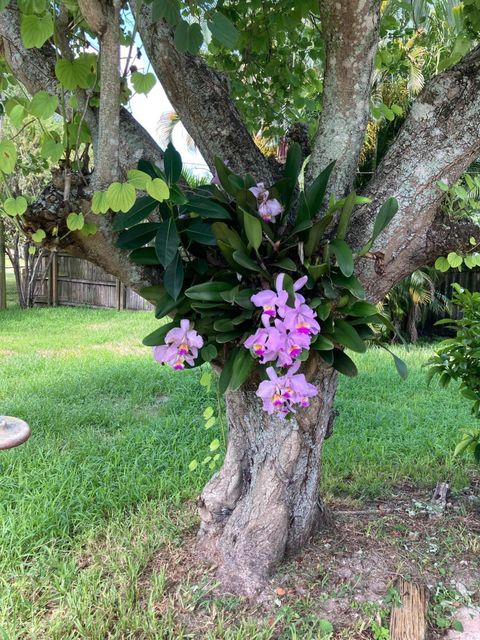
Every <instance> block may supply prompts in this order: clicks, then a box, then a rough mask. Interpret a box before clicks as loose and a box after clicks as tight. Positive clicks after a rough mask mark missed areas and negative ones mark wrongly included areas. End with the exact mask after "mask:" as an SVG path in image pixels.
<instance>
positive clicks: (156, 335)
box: [142, 287, 180, 347]
mask: <svg viewBox="0 0 480 640" xmlns="http://www.w3.org/2000/svg"><path fill="white" fill-rule="evenodd" d="M162 291H163V287H162ZM143 295H144V297H145V298H146V299H150V300H152V296H150V298H147V296H146V295H145V294H143ZM153 304H156V300H154V301H153ZM178 326H180V319H175V320H173V321H172V322H167V323H166V324H162V326H161V327H159V328H158V329H155V331H152V332H151V333H149V334H148V336H145V338H144V339H143V340H142V344H144V345H145V346H146V347H156V346H158V345H160V344H163V343H164V342H165V336H166V335H167V333H168V332H169V331H170V329H174V328H175V327H178Z"/></svg>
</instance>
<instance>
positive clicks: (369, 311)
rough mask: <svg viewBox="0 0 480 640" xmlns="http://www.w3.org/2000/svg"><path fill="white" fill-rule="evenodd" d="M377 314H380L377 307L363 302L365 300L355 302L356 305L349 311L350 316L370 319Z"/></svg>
mask: <svg viewBox="0 0 480 640" xmlns="http://www.w3.org/2000/svg"><path fill="white" fill-rule="evenodd" d="M376 313H378V309H377V307H376V306H375V305H374V304H371V303H370V302H363V300H359V301H358V302H355V304H353V305H352V306H351V307H350V308H349V309H348V315H349V316H358V317H368V316H372V315H375V314H376Z"/></svg>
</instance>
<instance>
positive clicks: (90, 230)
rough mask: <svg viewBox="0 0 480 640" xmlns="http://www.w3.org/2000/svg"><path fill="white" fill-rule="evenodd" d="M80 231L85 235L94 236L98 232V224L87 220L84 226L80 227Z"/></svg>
mask: <svg viewBox="0 0 480 640" xmlns="http://www.w3.org/2000/svg"><path fill="white" fill-rule="evenodd" d="M80 233H81V234H82V235H83V236H94V235H95V234H96V233H97V225H96V224H94V223H93V222H85V224H84V225H83V227H82V228H81V229H80Z"/></svg>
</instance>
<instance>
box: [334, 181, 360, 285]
mask: <svg viewBox="0 0 480 640" xmlns="http://www.w3.org/2000/svg"><path fill="white" fill-rule="evenodd" d="M356 202H357V194H356V193H355V191H352V192H351V193H349V194H348V196H347V197H346V198H345V203H344V205H343V207H342V212H341V213H340V219H339V221H338V226H337V233H336V237H337V239H338V240H344V239H345V238H346V236H347V231H348V226H349V224H350V218H351V217H352V213H353V209H354V207H355V204H356ZM345 275H347V274H345Z"/></svg>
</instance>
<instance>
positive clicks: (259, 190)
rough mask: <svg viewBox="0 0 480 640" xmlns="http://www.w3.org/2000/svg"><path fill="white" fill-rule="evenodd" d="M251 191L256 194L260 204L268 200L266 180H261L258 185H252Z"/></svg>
mask: <svg viewBox="0 0 480 640" xmlns="http://www.w3.org/2000/svg"><path fill="white" fill-rule="evenodd" d="M249 191H250V192H251V193H253V195H254V196H255V198H256V200H257V204H258V205H261V204H263V203H264V202H265V201H266V200H268V189H265V183H264V182H259V183H258V184H257V186H256V187H250V189H249Z"/></svg>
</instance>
